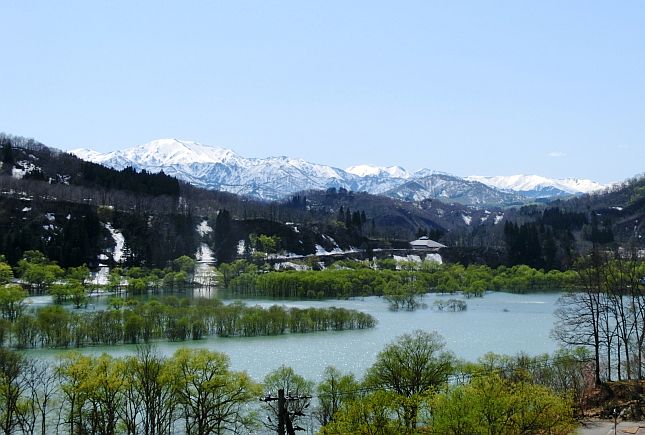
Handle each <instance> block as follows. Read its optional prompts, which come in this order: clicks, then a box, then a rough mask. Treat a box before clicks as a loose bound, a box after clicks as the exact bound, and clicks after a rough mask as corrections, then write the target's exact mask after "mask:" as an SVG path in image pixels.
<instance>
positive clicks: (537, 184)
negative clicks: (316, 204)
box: [69, 139, 605, 206]
mask: <svg viewBox="0 0 645 435" xmlns="http://www.w3.org/2000/svg"><path fill="white" fill-rule="evenodd" d="M69 152H70V153H72V154H74V155H76V156H77V157H79V158H81V159H84V160H88V161H92V162H94V163H100V164H103V165H106V166H109V167H112V168H114V169H124V168H125V167H128V166H132V167H134V168H135V169H138V170H141V169H145V170H147V171H150V172H160V171H164V172H165V173H167V174H170V175H173V176H175V177H177V178H179V179H182V180H184V181H187V182H189V183H191V184H194V185H196V186H198V187H204V188H208V189H217V190H224V191H228V192H231V193H236V194H241V195H247V196H251V197H255V198H259V199H264V200H280V199H284V198H285V197H288V196H289V195H291V194H293V193H296V192H299V191H303V190H308V189H328V188H344V189H347V190H353V191H366V192H368V193H372V194H381V195H387V196H390V197H393V198H397V199H405V200H409V201H420V200H426V199H441V200H444V201H448V202H450V201H454V202H460V203H462V204H465V205H475V206H509V205H518V204H522V203H527V202H531V201H532V200H535V199H542V198H553V197H563V196H569V195H576V194H580V193H589V192H591V191H594V190H598V189H602V188H604V187H605V186H603V185H601V184H599V183H596V182H594V181H592V180H579V179H562V180H557V179H550V178H546V177H542V176H535V175H529V176H524V175H515V176H509V177H504V176H496V177H484V176H469V177H460V176H456V175H452V174H448V173H445V172H440V171H436V170H432V169H421V170H418V171H416V172H409V171H407V170H405V169H404V168H402V167H400V166H374V165H366V164H362V165H355V166H351V167H349V168H347V169H340V168H337V167H334V166H330V165H324V164H318V163H312V162H308V161H306V160H304V159H297V158H292V157H288V156H277V157H267V158H248V157H242V156H240V155H238V154H237V153H235V152H234V151H233V150H231V149H228V148H222V147H213V146H209V145H204V144H200V143H198V142H194V141H186V140H179V139H157V140H154V141H151V142H148V143H146V144H144V145H140V146H137V147H131V148H127V149H125V150H119V151H111V152H107V153H100V152H97V151H93V150H88V149H75V150H71V151H69Z"/></svg>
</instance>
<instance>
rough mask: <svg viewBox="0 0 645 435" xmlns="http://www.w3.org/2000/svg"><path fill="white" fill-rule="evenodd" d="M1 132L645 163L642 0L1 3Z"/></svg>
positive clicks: (516, 161) (524, 168)
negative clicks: (596, 0)
mask: <svg viewBox="0 0 645 435" xmlns="http://www.w3.org/2000/svg"><path fill="white" fill-rule="evenodd" d="M0 17H2V20H1V21H2V33H1V36H0V53H2V57H3V59H4V62H3V66H2V68H0V131H5V132H8V133H13V134H20V135H25V136H29V137H34V138H36V139H38V140H40V141H42V142H44V143H46V144H48V145H52V146H56V147H59V148H62V149H72V148H78V147H86V148H93V149H98V150H101V151H107V150H112V149H120V148H126V147H130V146H134V145H139V144H142V143H145V142H148V141H150V140H153V139H157V138H166V137H176V138H181V139H190V140H196V141H198V142H202V143H205V144H210V145H216V146H223V147H227V148H232V149H233V150H235V151H236V152H237V153H239V154H241V155H243V156H246V157H266V156H270V155H289V156H293V157H300V158H304V159H307V160H310V161H314V162H318V163H325V164H330V165H334V166H337V167H341V168H345V167H347V166H350V165H353V164H359V163H370V164H376V165H392V164H396V165H400V166H403V167H405V168H406V169H408V170H415V169H420V168H422V167H427V168H432V169H437V170H441V171H446V172H451V173H454V174H457V175H471V174H480V175H510V174H515V173H526V174H540V175H546V176H551V177H566V176H573V177H582V178H591V179H595V180H598V181H601V182H609V181H616V180H620V179H624V178H627V177H630V176H633V175H636V174H638V173H642V172H643V171H644V170H645V165H644V163H645V2H642V1H633V2H630V1H621V2H595V1H566V2H563V1H533V2H525V1H512V2H511V1H509V2H501V1H481V2H471V1H397V2H393V1H390V2H381V1H374V0H372V1H347V0H342V1H334V0H326V1H303V0H299V1H287V0H284V1H274V0H257V1H243V0H239V1H233V0H231V1H227V2H223V1H186V2H179V1H172V2H171V1H78V2H74V1H60V2H54V1H22V0H4V1H2V2H0Z"/></svg>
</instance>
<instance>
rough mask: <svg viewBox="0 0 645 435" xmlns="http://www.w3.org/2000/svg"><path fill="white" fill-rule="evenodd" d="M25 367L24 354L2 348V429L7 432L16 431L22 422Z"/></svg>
mask: <svg viewBox="0 0 645 435" xmlns="http://www.w3.org/2000/svg"><path fill="white" fill-rule="evenodd" d="M24 369H25V360H24V358H23V356H22V355H20V354H19V353H17V352H13V351H10V350H8V349H4V348H0V430H1V431H2V432H3V433H5V434H12V433H15V432H16V431H17V429H18V427H19V424H20V417H21V408H22V403H21V402H22V395H23V392H24V390H25V384H24V379H23V371H24Z"/></svg>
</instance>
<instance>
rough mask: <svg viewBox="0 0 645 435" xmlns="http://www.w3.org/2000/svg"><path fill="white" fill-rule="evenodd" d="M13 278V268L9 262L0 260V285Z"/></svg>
mask: <svg viewBox="0 0 645 435" xmlns="http://www.w3.org/2000/svg"><path fill="white" fill-rule="evenodd" d="M11 280H13V270H11V266H9V265H8V264H7V263H4V262H0V285H4V284H8V283H10V282H11Z"/></svg>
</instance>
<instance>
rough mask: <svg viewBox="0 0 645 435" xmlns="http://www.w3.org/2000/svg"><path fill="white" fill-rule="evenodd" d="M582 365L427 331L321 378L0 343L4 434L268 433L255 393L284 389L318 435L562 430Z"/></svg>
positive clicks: (203, 359)
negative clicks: (466, 351) (469, 353)
mask: <svg viewBox="0 0 645 435" xmlns="http://www.w3.org/2000/svg"><path fill="white" fill-rule="evenodd" d="M586 365H587V362H586V356H585V355H584V354H583V353H575V352H567V351H560V352H558V353H557V354H556V355H553V356H552V357H549V356H548V355H542V356H538V357H528V356H525V355H518V356H515V357H506V356H500V355H494V354H488V355H486V356H484V357H482V358H481V359H480V360H479V361H477V362H473V363H464V362H460V361H458V360H457V359H456V358H455V357H454V355H453V354H452V353H451V352H449V351H447V350H446V349H445V343H444V341H443V339H442V338H441V337H440V336H439V335H438V334H436V333H431V332H423V331H415V332H413V333H411V334H405V335H403V336H400V337H399V338H398V339H397V340H395V341H394V342H392V343H390V344H389V345H387V346H386V347H385V348H384V349H383V350H382V351H381V352H380V353H379V354H378V356H377V358H376V361H375V362H374V364H373V366H372V367H370V368H369V369H368V370H367V372H366V373H365V374H364V376H363V379H361V380H359V379H357V378H356V377H355V376H354V375H353V374H347V373H342V372H340V371H339V370H337V369H335V368H334V367H328V368H327V369H326V370H325V372H324V376H323V378H322V381H321V382H320V383H319V384H317V385H316V384H314V383H313V382H311V381H308V380H306V379H304V378H303V377H302V376H300V375H298V374H297V373H295V372H294V371H293V369H291V368H290V367H288V366H282V367H279V368H277V369H275V370H274V371H272V372H270V373H269V374H267V376H266V377H265V378H264V379H263V382H262V383H258V382H257V381H256V380H253V379H251V378H250V377H249V376H248V375H247V374H246V373H245V372H238V371H234V370H232V369H231V368H230V364H229V359H228V357H227V356H226V355H224V354H222V353H219V352H212V351H208V350H205V349H180V350H178V351H176V352H175V354H174V355H172V356H170V357H164V356H161V355H159V354H158V353H157V352H156V351H155V350H154V348H152V347H150V346H141V347H140V348H139V349H138V352H137V354H136V355H133V356H128V357H122V358H114V357H111V356H109V355H107V354H103V355H101V356H90V355H83V354H80V353H77V352H67V353H65V354H64V355H62V356H61V357H60V358H59V359H58V360H57V361H56V363H54V364H51V362H50V363H45V362H43V361H39V360H36V359H31V358H28V357H26V356H24V355H22V354H20V353H16V352H13V351H9V350H6V349H1V348H0V403H2V405H3V406H2V412H1V413H0V417H2V418H0V431H2V432H3V433H26V434H34V433H42V434H45V433H53V432H55V433H69V434H84V433H96V434H116V433H123V434H147V435H148V434H150V435H152V434H170V433H187V434H213V433H215V434H222V433H258V432H259V431H261V430H263V429H264V430H265V431H273V432H275V431H276V429H277V422H278V420H279V414H280V411H281V410H280V409H278V407H277V406H276V405H277V403H278V402H275V401H270V400H266V401H259V400H258V398H260V397H275V396H276V395H277V392H278V390H280V389H282V390H284V391H285V392H286V393H287V398H288V400H287V404H286V406H285V408H284V411H283V412H284V413H283V414H282V415H283V417H284V419H286V420H288V421H289V423H290V425H288V427H289V426H291V427H298V426H301V427H302V426H309V428H311V429H312V430H315V429H316V428H317V429H319V433H321V434H347V433H375V434H376V433H381V434H394V433H396V434H421V433H437V434H451V433H452V434H461V433H472V434H480V433H481V434H490V433H499V434H501V433H504V434H520V433H551V434H564V433H570V432H571V431H572V430H573V428H574V427H575V426H576V421H575V420H574V415H575V414H576V412H577V410H578V409H579V408H578V405H579V403H580V402H579V399H580V398H581V397H582V392H583V391H585V390H586V389H587V388H588V387H589V384H588V382H587V381H586V379H587V378H586V377H585V372H586V369H585V367H586ZM310 405H311V406H310ZM313 419H315V420H316V422H317V423H316V424H315V425H314V426H312V425H311V422H312V421H313Z"/></svg>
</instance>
